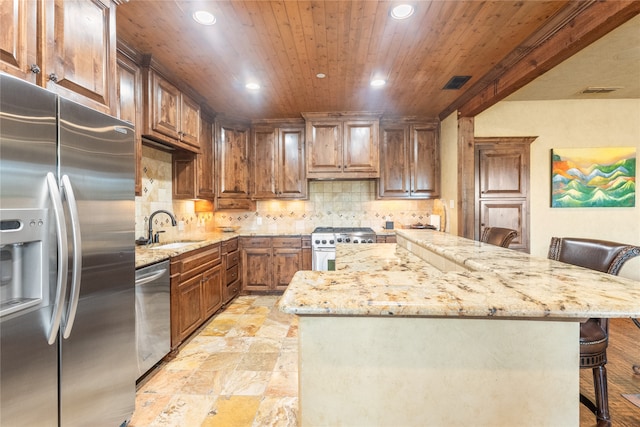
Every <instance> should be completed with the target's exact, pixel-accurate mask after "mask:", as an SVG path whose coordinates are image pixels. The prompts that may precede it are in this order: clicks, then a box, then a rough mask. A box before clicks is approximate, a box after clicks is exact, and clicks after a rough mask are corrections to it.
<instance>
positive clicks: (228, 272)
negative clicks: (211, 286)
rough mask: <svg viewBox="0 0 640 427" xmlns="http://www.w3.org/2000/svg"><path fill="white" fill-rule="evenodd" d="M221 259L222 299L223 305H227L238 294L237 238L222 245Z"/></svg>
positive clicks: (238, 252) (239, 285)
mask: <svg viewBox="0 0 640 427" xmlns="http://www.w3.org/2000/svg"><path fill="white" fill-rule="evenodd" d="M222 258H223V260H224V267H225V275H224V281H223V282H222V283H224V286H222V298H223V302H224V304H227V303H228V302H229V301H231V300H232V299H233V298H235V297H236V296H238V294H240V287H241V284H240V251H239V250H238V238H237V237H235V238H233V239H231V240H227V241H226V242H223V243H222Z"/></svg>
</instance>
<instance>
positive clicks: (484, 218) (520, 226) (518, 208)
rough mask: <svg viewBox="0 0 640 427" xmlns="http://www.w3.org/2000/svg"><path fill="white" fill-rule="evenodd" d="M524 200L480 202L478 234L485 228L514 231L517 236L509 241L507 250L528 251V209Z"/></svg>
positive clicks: (485, 200)
mask: <svg viewBox="0 0 640 427" xmlns="http://www.w3.org/2000/svg"><path fill="white" fill-rule="evenodd" d="M527 204H528V203H527V200H526V199H493V200H492V199H484V200H480V202H479V208H480V218H479V219H478V220H479V221H480V224H479V227H478V229H479V233H480V236H482V232H483V231H484V229H485V228H486V227H504V228H511V229H512V230H516V231H517V232H518V235H517V236H516V237H515V238H514V239H513V240H512V241H511V244H510V245H509V249H516V250H523V251H525V252H527V251H528V250H529V230H528V224H529V220H528V217H527V215H528V207H527Z"/></svg>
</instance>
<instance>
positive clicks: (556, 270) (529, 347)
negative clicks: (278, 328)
mask: <svg viewBox="0 0 640 427" xmlns="http://www.w3.org/2000/svg"><path fill="white" fill-rule="evenodd" d="M637 301H640V286H638V282H636V281H633V280H629V279H624V278H622V277H617V276H611V275H606V274H601V273H597V272H594V271H591V270H587V269H583V268H580V267H575V266H572V265H568V264H563V263H559V262H557V261H552V260H548V259H544V258H537V257H532V256H529V255H527V254H524V253H521V252H517V251H513V250H508V249H504V248H500V247H497V246H492V245H488V244H484V243H479V242H476V241H472V240H468V239H464V238H460V237H455V236H451V235H448V234H445V233H440V232H435V231H431V230H425V231H423V230H420V231H418V230H399V231H398V243H397V244H373V245H367V246H366V247H362V246H356V245H338V246H337V252H336V271H331V272H319V271H301V272H298V273H297V274H296V275H295V276H294V278H293V280H292V281H291V283H290V285H289V287H288V289H287V291H286V292H285V294H284V295H283V297H282V299H281V301H280V303H279V304H280V309H281V310H282V311H283V312H286V313H292V314H296V315H298V316H299V351H300V353H299V354H300V356H299V399H300V418H299V419H300V423H301V425H303V426H320V425H345V426H360V425H367V426H382V425H389V426H391V425H396V426H397V425H402V426H424V425H430V426H440V425H441V426H459V425H474V426H479V425H486V426H488V425H491V426H496V425H504V426H507V425H508V426H512V425H518V426H524V425H529V426H542V425H549V426H578V425H579V403H578V402H579V345H578V342H579V341H578V337H579V322H580V321H581V320H583V319H586V318H589V317H638V316H639V315H640V308H639V307H638V304H637Z"/></svg>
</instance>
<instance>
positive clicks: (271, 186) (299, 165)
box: [251, 122, 307, 199]
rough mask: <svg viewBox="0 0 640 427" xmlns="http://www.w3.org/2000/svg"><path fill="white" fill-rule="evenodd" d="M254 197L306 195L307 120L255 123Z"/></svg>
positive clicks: (273, 197) (252, 152) (297, 196)
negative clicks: (305, 148) (305, 135)
mask: <svg viewBox="0 0 640 427" xmlns="http://www.w3.org/2000/svg"><path fill="white" fill-rule="evenodd" d="M251 156H252V158H253V162H252V164H253V166H252V179H251V181H252V191H251V197H252V198H253V199H305V198H306V197H307V178H306V174H305V157H304V124H303V123H302V122H300V123H287V122H282V123H276V122H272V123H269V124H265V123H260V124H254V127H253V129H252V132H251Z"/></svg>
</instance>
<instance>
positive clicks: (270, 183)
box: [251, 128, 278, 199]
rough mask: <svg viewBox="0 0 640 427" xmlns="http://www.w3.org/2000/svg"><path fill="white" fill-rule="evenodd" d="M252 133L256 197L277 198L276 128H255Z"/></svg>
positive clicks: (254, 196)
mask: <svg viewBox="0 0 640 427" xmlns="http://www.w3.org/2000/svg"><path fill="white" fill-rule="evenodd" d="M251 134H252V138H251V139H252V150H251V154H252V156H253V179H252V183H253V185H252V186H253V191H252V195H251V196H252V197H253V198H254V199H275V198H276V197H278V194H277V189H276V173H277V172H276V149H277V148H276V147H277V145H278V141H277V131H276V129H275V128H254V129H253V130H252V132H251Z"/></svg>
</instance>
